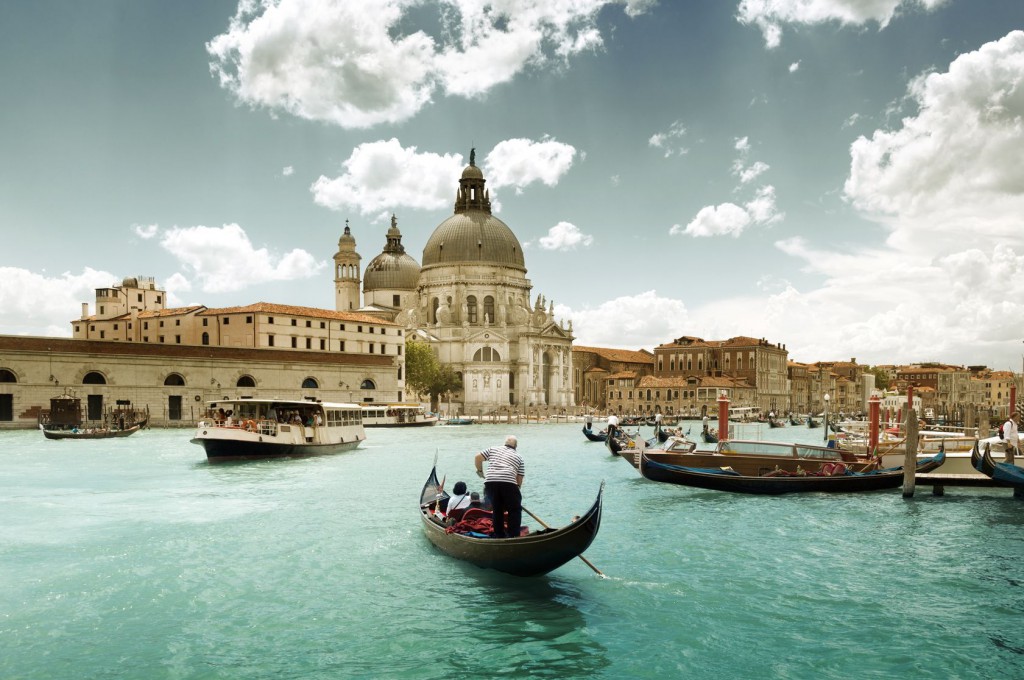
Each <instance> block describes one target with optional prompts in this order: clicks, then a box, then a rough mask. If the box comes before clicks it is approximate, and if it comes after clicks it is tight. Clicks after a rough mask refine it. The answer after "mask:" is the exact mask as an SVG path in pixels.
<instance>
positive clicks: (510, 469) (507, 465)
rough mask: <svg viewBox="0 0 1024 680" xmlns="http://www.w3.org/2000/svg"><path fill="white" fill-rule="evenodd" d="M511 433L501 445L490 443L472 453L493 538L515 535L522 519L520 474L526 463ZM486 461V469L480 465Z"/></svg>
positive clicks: (521, 477)
mask: <svg viewBox="0 0 1024 680" xmlns="http://www.w3.org/2000/svg"><path fill="white" fill-rule="evenodd" d="M518 445H519V443H518V440H517V439H516V438H515V435H511V434H510V435H509V436H507V437H505V444H504V446H494V447H491V448H489V449H484V450H483V451H481V452H480V453H478V454H476V460H475V462H476V473H477V475H479V476H480V477H483V478H484V497H485V498H487V499H488V500H489V501H490V503H491V511H492V516H493V520H492V521H493V522H494V532H493V533H492V534H491V536H492V537H493V538H516V537H518V536H519V531H520V528H521V526H522V522H523V494H522V492H521V491H520V487H521V486H522V485H523V476H524V475H525V474H526V465H525V464H524V462H523V457H522V456H521V455H519V452H518V451H516V447H517V446H518ZM485 460H486V461H487V473H486V474H484V470H483V465H484V461H485ZM506 513H508V514H507V515H506Z"/></svg>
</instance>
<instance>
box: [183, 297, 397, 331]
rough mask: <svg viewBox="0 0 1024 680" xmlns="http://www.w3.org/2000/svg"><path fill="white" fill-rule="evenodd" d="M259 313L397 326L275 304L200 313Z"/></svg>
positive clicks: (355, 314)
mask: <svg viewBox="0 0 1024 680" xmlns="http://www.w3.org/2000/svg"><path fill="white" fill-rule="evenodd" d="M253 312H259V313H262V314H281V315H285V316H287V315H292V316H310V317H313V318H316V319H334V320H336V321H361V322H363V323H369V324H374V325H376V326H396V325H397V324H394V323H392V322H390V321H384V320H382V319H378V318H377V317H375V316H370V315H369V314H360V313H358V312H337V311H335V310H333V309H318V308H316V307H297V306H295V305H278V304H275V303H273V302H257V303H255V304H251V305H246V306H244V307H220V308H219V309H207V310H206V311H204V312H200V315H201V316H217V315H218V314H245V313H253Z"/></svg>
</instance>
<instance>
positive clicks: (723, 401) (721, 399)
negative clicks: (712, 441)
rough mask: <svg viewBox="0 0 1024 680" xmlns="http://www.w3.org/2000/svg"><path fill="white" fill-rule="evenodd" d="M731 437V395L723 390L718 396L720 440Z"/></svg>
mask: <svg viewBox="0 0 1024 680" xmlns="http://www.w3.org/2000/svg"><path fill="white" fill-rule="evenodd" d="M728 438H729V397H727V396H725V392H722V393H721V394H720V395H719V396H718V441H720V442H721V441H725V440H726V439H728Z"/></svg>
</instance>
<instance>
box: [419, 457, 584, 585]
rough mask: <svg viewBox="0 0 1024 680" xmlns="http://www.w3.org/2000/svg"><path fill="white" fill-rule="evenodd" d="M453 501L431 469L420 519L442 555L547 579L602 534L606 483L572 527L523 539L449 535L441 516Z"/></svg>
mask: <svg viewBox="0 0 1024 680" xmlns="http://www.w3.org/2000/svg"><path fill="white" fill-rule="evenodd" d="M447 498H448V493H447V492H445V491H444V490H443V489H442V488H441V485H440V483H439V482H438V481H437V468H436V467H435V468H433V469H432V470H431V471H430V476H429V477H428V478H427V482H426V484H424V485H423V491H422V493H420V519H421V520H422V523H423V532H424V533H425V534H426V535H427V539H429V540H430V542H431V543H433V544H434V545H435V546H437V548H438V549H439V550H441V552H443V553H446V554H448V555H450V556H451V557H454V558H456V559H460V560H464V561H466V562H469V563H471V564H475V565H476V566H478V567H480V568H482V569H494V570H496V571H502V572H505V573H506V574H512V575H513V576H541V575H543V574H546V573H548V572H550V571H552V570H554V569H557V568H558V567H560V566H562V565H563V564H565V563H566V562H568V561H570V560H572V559H575V558H576V557H580V556H582V554H583V551H584V550H586V549H587V548H589V547H590V544H591V543H592V542H593V541H594V538H595V537H596V536H597V530H598V529H599V528H600V526H601V503H602V499H603V498H604V482H601V487H600V489H599V490H598V492H597V499H596V500H595V501H594V504H593V505H592V506H591V507H590V509H589V510H588V511H587V512H586V513H585V514H583V515H581V516H580V518H579V519H578V520H576V521H574V522H572V523H571V524H569V525H567V526H564V527H560V528H557V529H549V528H544V529H542V530H540V531H537V532H534V533H530V534H527V535H525V536H519V537H518V538H486V537H477V536H471V535H466V534H460V533H454V532H453V533H448V531H447V528H448V527H446V526H445V523H444V522H443V521H442V519H441V518H440V516H438V515H437V514H435V509H436V508H437V507H438V505H440V506H441V507H443V506H444V504H445V502H446V500H447Z"/></svg>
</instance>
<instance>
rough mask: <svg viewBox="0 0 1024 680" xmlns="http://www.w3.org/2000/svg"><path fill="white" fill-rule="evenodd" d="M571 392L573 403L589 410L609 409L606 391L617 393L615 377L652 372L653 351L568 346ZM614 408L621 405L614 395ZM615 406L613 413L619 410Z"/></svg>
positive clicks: (602, 410) (624, 378) (633, 376)
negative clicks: (571, 373)
mask: <svg viewBox="0 0 1024 680" xmlns="http://www.w3.org/2000/svg"><path fill="white" fill-rule="evenodd" d="M572 371H573V390H574V392H573V395H574V399H575V401H576V404H577V405H578V406H580V407H582V408H584V409H585V410H586V411H587V412H590V413H605V412H606V411H608V410H609V408H608V399H609V393H610V392H614V393H616V394H617V393H618V392H620V391H621V388H622V385H619V386H618V389H615V388H616V383H617V381H619V380H628V379H636V378H639V377H642V376H646V375H652V374H653V373H654V354H653V353H651V352H649V351H647V350H645V349H641V350H630V349H613V348H609V347H585V346H582V345H574V346H573V348H572ZM615 401H616V406H617V409H618V408H621V407H622V403H623V402H622V400H621V398H619V399H616V400H615ZM617 409H615V412H616V413H621V411H619V410H617Z"/></svg>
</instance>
